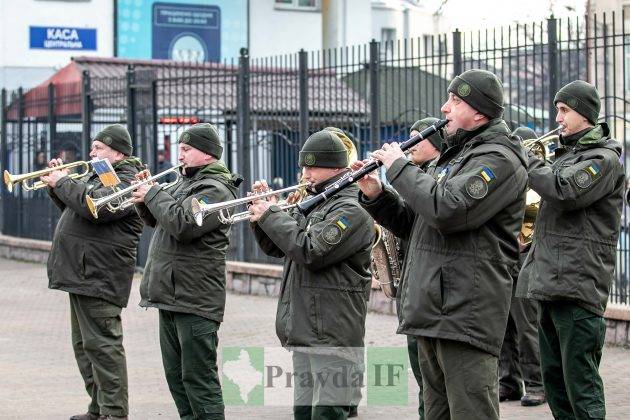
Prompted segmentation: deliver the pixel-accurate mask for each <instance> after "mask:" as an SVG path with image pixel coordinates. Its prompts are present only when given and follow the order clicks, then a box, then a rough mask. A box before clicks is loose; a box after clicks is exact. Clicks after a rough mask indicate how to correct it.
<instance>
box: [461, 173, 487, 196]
mask: <svg viewBox="0 0 630 420" xmlns="http://www.w3.org/2000/svg"><path fill="white" fill-rule="evenodd" d="M466 192H467V193H468V195H469V196H471V197H472V198H474V199H475V200H479V199H481V198H484V197H485V196H486V194H488V183H487V182H486V180H485V179H483V178H482V177H480V176H479V175H474V176H471V177H470V178H468V181H466Z"/></svg>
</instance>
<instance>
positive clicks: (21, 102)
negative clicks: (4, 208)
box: [17, 87, 25, 238]
mask: <svg viewBox="0 0 630 420" xmlns="http://www.w3.org/2000/svg"><path fill="white" fill-rule="evenodd" d="M17 119H18V168H17V173H18V174H23V173H24V172H25V171H24V92H23V90H22V88H21V87H20V88H19V89H18V118H17ZM17 207H18V214H17V225H18V237H20V238H21V237H22V209H23V208H24V188H18V206H17Z"/></svg>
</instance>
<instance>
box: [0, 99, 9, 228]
mask: <svg viewBox="0 0 630 420" xmlns="http://www.w3.org/2000/svg"><path fill="white" fill-rule="evenodd" d="M0 100H1V103H0V106H2V109H0V113H1V115H0V152H1V154H0V164H1V165H2V167H1V168H0V171H2V173H4V171H7V170H9V153H8V151H9V147H8V144H7V116H8V115H7V90H6V89H4V88H3V89H2V97H1V99H0ZM1 194H2V206H3V208H2V231H3V232H6V231H7V226H8V223H9V222H8V214H9V198H8V191H7V189H6V188H2V193H1Z"/></svg>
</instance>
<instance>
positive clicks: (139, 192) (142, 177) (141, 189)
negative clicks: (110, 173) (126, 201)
mask: <svg viewBox="0 0 630 420" xmlns="http://www.w3.org/2000/svg"><path fill="white" fill-rule="evenodd" d="M150 176H151V172H150V171H149V170H148V169H145V170H143V171H140V172H138V173H137V174H136V180H135V181H133V182H132V185H136V184H140V183H141V182H142V181H146V180H147V179H149V177H150ZM153 185H155V181H149V182H145V183H144V184H140V185H138V188H136V189H135V190H134V191H132V193H131V196H132V200H133V202H134V204H140V203H144V196H146V195H147V192H148V191H149V190H150V189H151V187H152V186H153Z"/></svg>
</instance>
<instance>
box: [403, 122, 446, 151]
mask: <svg viewBox="0 0 630 420" xmlns="http://www.w3.org/2000/svg"><path fill="white" fill-rule="evenodd" d="M438 121H440V120H439V119H437V118H433V117H429V118H423V119H421V120H418V121H416V122H415V123H413V125H412V126H411V128H410V129H409V132H412V131H414V130H415V131H417V132H420V131H422V130H424V129H425V128H427V127H429V126H431V125H433V124H435V123H436V122H438ZM427 140H429V142H431V144H432V145H433V147H435V148H436V149H437V150H438V151H441V150H442V143H443V142H444V133H443V130H438V131H437V133H435V134H432V135H430V136H429V138H428V139H427Z"/></svg>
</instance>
